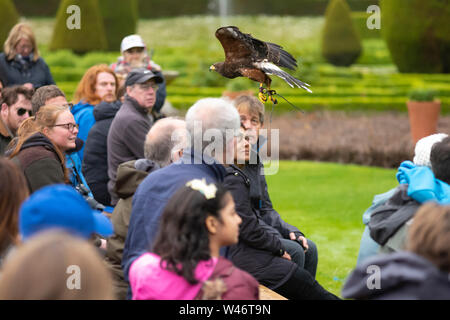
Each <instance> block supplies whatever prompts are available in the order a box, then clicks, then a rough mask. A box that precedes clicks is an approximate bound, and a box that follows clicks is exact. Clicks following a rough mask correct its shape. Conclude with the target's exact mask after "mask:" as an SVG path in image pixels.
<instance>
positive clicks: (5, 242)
mask: <svg viewBox="0 0 450 320" xmlns="http://www.w3.org/2000/svg"><path fill="white" fill-rule="evenodd" d="M0 177H2V178H1V179H0V268H1V266H2V262H3V261H4V260H5V259H6V257H7V256H8V254H9V253H10V252H11V251H12V249H13V248H14V247H15V246H16V245H17V244H18V243H19V209H20V206H21V204H22V202H23V201H24V200H25V199H26V198H27V197H28V187H27V182H26V180H25V177H24V176H23V173H22V172H20V170H19V168H18V167H17V166H16V165H15V164H14V163H13V162H12V161H11V160H9V159H7V158H3V157H0Z"/></svg>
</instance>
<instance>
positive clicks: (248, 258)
mask: <svg viewBox="0 0 450 320" xmlns="http://www.w3.org/2000/svg"><path fill="white" fill-rule="evenodd" d="M255 169H256V168H255ZM252 180H253V182H252ZM252 180H251V179H250V178H249V176H248V175H247V174H246V173H245V172H244V171H242V170H241V169H239V168H238V167H236V166H234V165H232V166H230V167H228V168H227V175H226V176H225V181H224V185H225V187H226V188H227V189H228V190H229V191H230V192H231V194H232V196H233V199H234V202H235V206H236V211H237V213H238V214H239V215H240V217H241V218H242V223H241V225H240V227H239V243H238V244H236V245H234V246H231V247H230V248H229V251H228V258H230V259H231V260H232V261H233V263H234V264H235V265H236V266H237V267H238V268H241V269H243V270H245V271H247V272H249V273H250V274H251V275H252V276H254V277H255V278H256V279H257V280H258V281H259V282H260V283H262V284H263V285H265V286H267V287H268V288H270V289H272V290H273V289H276V288H277V287H279V286H281V285H282V284H284V283H285V282H286V281H287V280H288V279H289V278H290V277H291V275H292V273H293V272H294V271H295V269H296V268H297V265H296V264H295V263H294V262H292V261H289V260H287V259H284V258H281V254H280V252H282V251H284V248H283V246H282V243H281V240H280V239H282V238H285V237H284V235H286V234H287V235H289V229H287V228H285V223H281V221H282V220H281V218H279V219H274V215H273V211H274V210H273V211H265V210H260V209H261V207H262V206H261V207H259V206H257V205H256V204H257V203H261V204H262V203H264V202H265V201H267V199H264V198H263V197H260V198H259V199H257V198H256V197H253V199H252V195H254V196H256V194H257V193H256V192H255V191H254V189H252V187H251V185H252V183H253V184H254V186H255V187H256V186H257V184H258V182H257V180H255V177H253V178H252ZM264 180H265V179H264ZM255 182H256V183H255ZM260 182H261V181H260ZM269 201H270V200H269ZM275 212H276V211H275ZM267 213H268V214H267ZM278 216H279V215H278ZM273 220H277V221H278V222H277V224H278V225H279V227H280V230H278V229H275V228H274V227H272V226H271V225H272V223H273ZM280 220H281V221H280ZM293 231H294V230H293ZM295 232H296V233H297V234H301V233H300V231H298V229H295Z"/></svg>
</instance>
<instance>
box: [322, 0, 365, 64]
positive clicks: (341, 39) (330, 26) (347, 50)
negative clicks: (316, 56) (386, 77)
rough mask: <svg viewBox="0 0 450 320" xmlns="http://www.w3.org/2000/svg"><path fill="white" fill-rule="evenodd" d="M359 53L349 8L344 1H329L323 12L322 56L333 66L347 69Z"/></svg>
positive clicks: (357, 36) (357, 39) (359, 48)
mask: <svg viewBox="0 0 450 320" xmlns="http://www.w3.org/2000/svg"><path fill="white" fill-rule="evenodd" d="M361 51H362V47H361V43H360V39H359V35H358V33H357V31H356V29H355V27H354V25H353V21H352V18H351V11H350V8H349V6H348V5H347V3H346V2H345V0H331V1H330V3H329V5H328V7H327V10H326V12H325V26H324V29H323V33H322V55H323V56H324V57H325V59H326V60H327V61H328V62H330V63H331V64H333V65H336V66H344V67H348V66H350V65H352V64H353V63H354V62H355V61H356V59H358V57H359V56H360V54H361Z"/></svg>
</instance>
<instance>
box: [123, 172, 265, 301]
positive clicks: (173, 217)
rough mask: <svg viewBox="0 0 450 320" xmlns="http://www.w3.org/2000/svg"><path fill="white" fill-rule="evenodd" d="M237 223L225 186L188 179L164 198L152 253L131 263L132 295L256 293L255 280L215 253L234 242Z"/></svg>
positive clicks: (250, 296) (240, 296) (228, 296)
mask: <svg viewBox="0 0 450 320" xmlns="http://www.w3.org/2000/svg"><path fill="white" fill-rule="evenodd" d="M240 223H241V218H240V217H239V215H238V214H237V213H236V211H235V210H234V202H233V198H232V197H231V195H230V193H229V192H227V190H226V189H225V188H223V187H222V186H220V185H216V184H209V185H207V184H206V183H205V180H199V179H196V180H192V181H189V182H188V183H187V184H186V186H184V187H182V188H181V189H180V190H178V191H177V192H176V193H175V195H174V196H173V198H171V199H170V200H169V202H168V203H167V206H166V208H165V209H164V212H163V214H162V216H161V223H160V228H159V231H158V235H157V236H156V239H155V242H154V245H153V248H152V253H145V254H143V255H142V256H140V257H139V258H138V259H136V261H134V262H133V264H132V265H131V268H130V275H129V278H130V286H131V289H132V292H133V299H134V300H172V299H174V300H193V299H195V298H197V299H208V300H218V299H220V300H254V299H258V298H259V291H258V282H257V281H256V280H255V279H254V278H253V277H252V276H251V275H249V274H248V273H247V272H245V271H242V270H240V269H238V268H236V267H234V266H233V264H232V263H231V262H230V261H229V260H227V259H225V258H223V257H220V254H219V249H220V248H221V247H223V246H228V245H231V244H235V243H237V242H238V237H239V224H240ZM174 235H175V236H174ZM167 288H170V290H167Z"/></svg>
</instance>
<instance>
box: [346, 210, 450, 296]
mask: <svg viewBox="0 0 450 320" xmlns="http://www.w3.org/2000/svg"><path fill="white" fill-rule="evenodd" d="M407 234H408V236H407V246H406V250H407V251H399V252H395V253H391V254H380V255H377V256H373V257H370V258H368V259H367V260H365V261H363V262H362V263H361V265H359V266H357V267H356V269H355V270H354V271H353V272H352V273H351V274H350V275H349V277H348V278H347V280H346V283H345V284H344V287H343V289H342V295H343V296H344V297H345V298H351V299H364V300H365V299H369V300H441V299H442V300H449V299H450V279H449V274H450V246H449V243H450V206H448V205H446V206H441V205H438V204H436V203H433V202H430V203H427V204H424V205H422V206H421V207H420V209H419V210H418V212H417V214H416V215H415V217H414V221H413V223H412V225H411V227H410V229H409V230H408V231H407ZM369 270H370V271H369Z"/></svg>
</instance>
